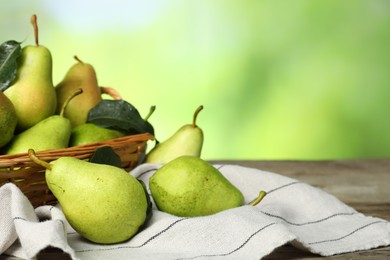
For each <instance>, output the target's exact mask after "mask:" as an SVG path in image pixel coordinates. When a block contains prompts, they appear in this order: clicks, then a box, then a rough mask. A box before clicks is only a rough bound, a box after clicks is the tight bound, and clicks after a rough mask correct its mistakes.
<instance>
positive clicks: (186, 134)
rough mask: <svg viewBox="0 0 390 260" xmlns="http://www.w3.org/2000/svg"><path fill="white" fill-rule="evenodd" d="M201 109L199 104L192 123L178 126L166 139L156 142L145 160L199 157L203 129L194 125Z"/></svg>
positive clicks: (150, 161)
mask: <svg viewBox="0 0 390 260" xmlns="http://www.w3.org/2000/svg"><path fill="white" fill-rule="evenodd" d="M202 109H203V106H200V107H198V109H197V110H196V111H195V113H194V117H193V122H192V124H186V125H184V126H182V127H180V128H179V130H177V131H176V132H175V133H174V134H173V135H172V136H171V137H169V138H168V139H167V140H165V141H164V142H161V143H158V144H156V145H155V146H154V147H153V149H152V150H150V152H149V153H148V154H147V156H146V160H145V162H146V163H160V164H165V163H168V162H169V161H171V160H173V159H175V158H177V157H180V156H183V155H189V156H196V157H200V155H201V152H202V146H203V139H204V137H203V130H202V129H201V128H200V127H199V126H197V125H196V118H197V116H198V114H199V112H200V111H201V110H202Z"/></svg>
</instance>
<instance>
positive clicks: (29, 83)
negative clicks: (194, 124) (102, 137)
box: [4, 16, 57, 132]
mask: <svg viewBox="0 0 390 260" xmlns="http://www.w3.org/2000/svg"><path fill="white" fill-rule="evenodd" d="M34 17H35V18H34ZM32 23H33V26H34V29H35V31H36V34H35V39H36V46H31V45H29V46H25V47H23V49H22V53H21V56H20V57H19V59H18V70H17V73H16V78H15V80H14V83H13V84H12V85H11V86H10V87H9V88H8V89H6V90H5V91H4V94H5V95H6V96H7V97H8V98H9V99H10V100H11V102H12V103H13V105H14V107H15V111H16V115H17V118H18V125H17V131H18V132H20V131H23V130H25V129H27V128H30V127H32V126H33V125H35V124H36V123H38V122H40V121H42V120H43V119H45V118H47V117H49V116H51V115H53V114H54V113H55V109H56V106H57V97H56V93H55V89H54V86H53V79H52V56H51V53H50V51H49V50H48V49H47V48H46V47H44V46H42V45H39V43H38V34H37V25H36V16H33V17H32Z"/></svg>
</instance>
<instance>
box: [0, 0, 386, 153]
mask: <svg viewBox="0 0 390 260" xmlns="http://www.w3.org/2000/svg"><path fill="white" fill-rule="evenodd" d="M34 13H35V14H37V16H38V25H39V28H40V43H41V44H42V45H45V46H46V47H48V48H49V49H50V50H51V52H52V55H53V62H54V67H53V73H54V74H53V75H54V83H58V82H59V81H60V80H61V79H62V78H63V76H64V75H65V73H66V71H67V69H68V68H69V67H70V66H71V65H72V64H73V63H75V61H74V60H73V55H78V56H79V57H80V59H82V60H83V61H84V62H88V63H91V64H93V65H94V67H95V69H96V71H97V75H98V80H99V84H100V85H101V86H111V87H115V88H116V89H117V90H118V91H119V92H121V94H122V96H123V97H124V99H126V100H127V101H129V102H130V103H132V104H133V105H135V106H136V107H137V108H138V110H139V112H140V113H141V114H142V115H146V114H147V113H148V110H149V107H150V106H151V105H156V107H157V109H156V111H155V113H154V115H153V116H152V117H151V118H150V121H151V123H152V124H153V125H154V126H155V129H156V137H157V138H158V139H159V140H160V141H163V140H165V139H166V138H168V137H169V136H170V135H171V134H173V132H175V131H176V130H177V129H178V128H179V127H180V126H181V125H183V124H186V123H190V122H191V120H192V114H193V112H194V110H195V109H196V108H197V107H198V106H199V105H201V104H202V105H204V110H203V111H202V112H201V113H200V114H199V117H198V123H199V126H200V127H201V128H202V129H203V130H204V132H205V143H204V148H203V158H205V159H335V158H362V157H365V158H372V157H388V156H390V134H389V132H390V131H389V130H390V117H389V111H390V102H389V100H390V72H389V68H390V1H388V0H365V1H364V0H316V1H313V0H291V1H282V0H247V1H239V0H236V1H229V0H223V1H222V0H214V1H206V0H146V1H124V0H123V1H120V0H110V1H109V0H105V1H93V0H84V1H76V0H67V1H50V0H44V1H30V0H23V1H21V0H19V1H3V2H2V3H1V16H0V21H1V23H0V32H1V34H0V38H1V39H0V41H1V42H4V41H6V40H10V39H14V40H18V41H22V40H24V43H23V44H24V45H27V44H33V33H32V28H31V25H30V17H31V15H32V14H34Z"/></svg>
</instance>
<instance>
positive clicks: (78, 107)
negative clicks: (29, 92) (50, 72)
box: [55, 56, 102, 127]
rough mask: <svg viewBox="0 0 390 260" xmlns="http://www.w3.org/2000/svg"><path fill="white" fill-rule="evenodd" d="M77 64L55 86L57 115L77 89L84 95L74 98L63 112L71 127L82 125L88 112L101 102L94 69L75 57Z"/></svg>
mask: <svg viewBox="0 0 390 260" xmlns="http://www.w3.org/2000/svg"><path fill="white" fill-rule="evenodd" d="M75 59H76V60H77V63H76V64H74V65H73V66H72V67H71V68H70V69H69V70H68V72H67V73H66V75H65V77H64V78H63V80H62V81H61V82H60V83H59V84H58V85H56V87H55V90H56V95H57V100H58V104H57V113H58V112H59V111H60V110H61V107H62V105H63V104H64V102H65V100H66V98H67V97H68V96H69V94H70V93H72V92H73V91H75V90H76V89H78V88H82V89H83V91H84V95H81V96H79V97H76V98H75V99H74V100H73V101H72V103H71V104H69V106H68V108H67V110H66V111H65V114H64V115H65V117H66V118H68V119H69V120H70V122H71V124H72V127H76V126H78V125H81V124H84V123H86V121H87V116H88V112H89V110H90V109H91V108H93V107H94V106H96V105H97V104H98V103H99V102H100V101H101V100H102V98H101V95H102V93H101V90H100V88H99V86H98V82H97V77H96V72H95V69H94V68H93V66H92V65H91V64H88V63H84V62H82V61H81V60H80V59H79V58H77V56H75Z"/></svg>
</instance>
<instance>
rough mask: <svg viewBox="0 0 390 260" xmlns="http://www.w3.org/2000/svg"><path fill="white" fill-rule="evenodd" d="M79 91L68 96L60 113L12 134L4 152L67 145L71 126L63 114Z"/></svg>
mask: <svg viewBox="0 0 390 260" xmlns="http://www.w3.org/2000/svg"><path fill="white" fill-rule="evenodd" d="M81 93H82V89H78V90H77V91H76V92H74V93H73V94H72V95H71V96H69V97H68V100H67V102H65V103H64V107H63V110H62V111H61V113H60V115H52V116H49V117H48V118H45V119H43V120H42V121H40V122H39V123H37V124H35V125H34V126H32V127H30V128H29V129H27V130H25V131H23V132H21V133H19V134H17V135H16V136H14V138H13V139H12V140H11V141H10V142H9V143H8V144H7V145H6V146H5V154H17V153H26V152H27V151H28V149H30V148H32V149H34V150H36V151H43V150H50V149H60V148H66V147H68V145H69V139H70V135H71V131H72V126H71V124H70V121H69V119H67V118H66V117H64V116H63V114H64V111H65V109H66V106H67V105H68V103H69V102H70V101H71V100H72V99H73V98H74V97H75V96H77V95H79V94H81Z"/></svg>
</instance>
